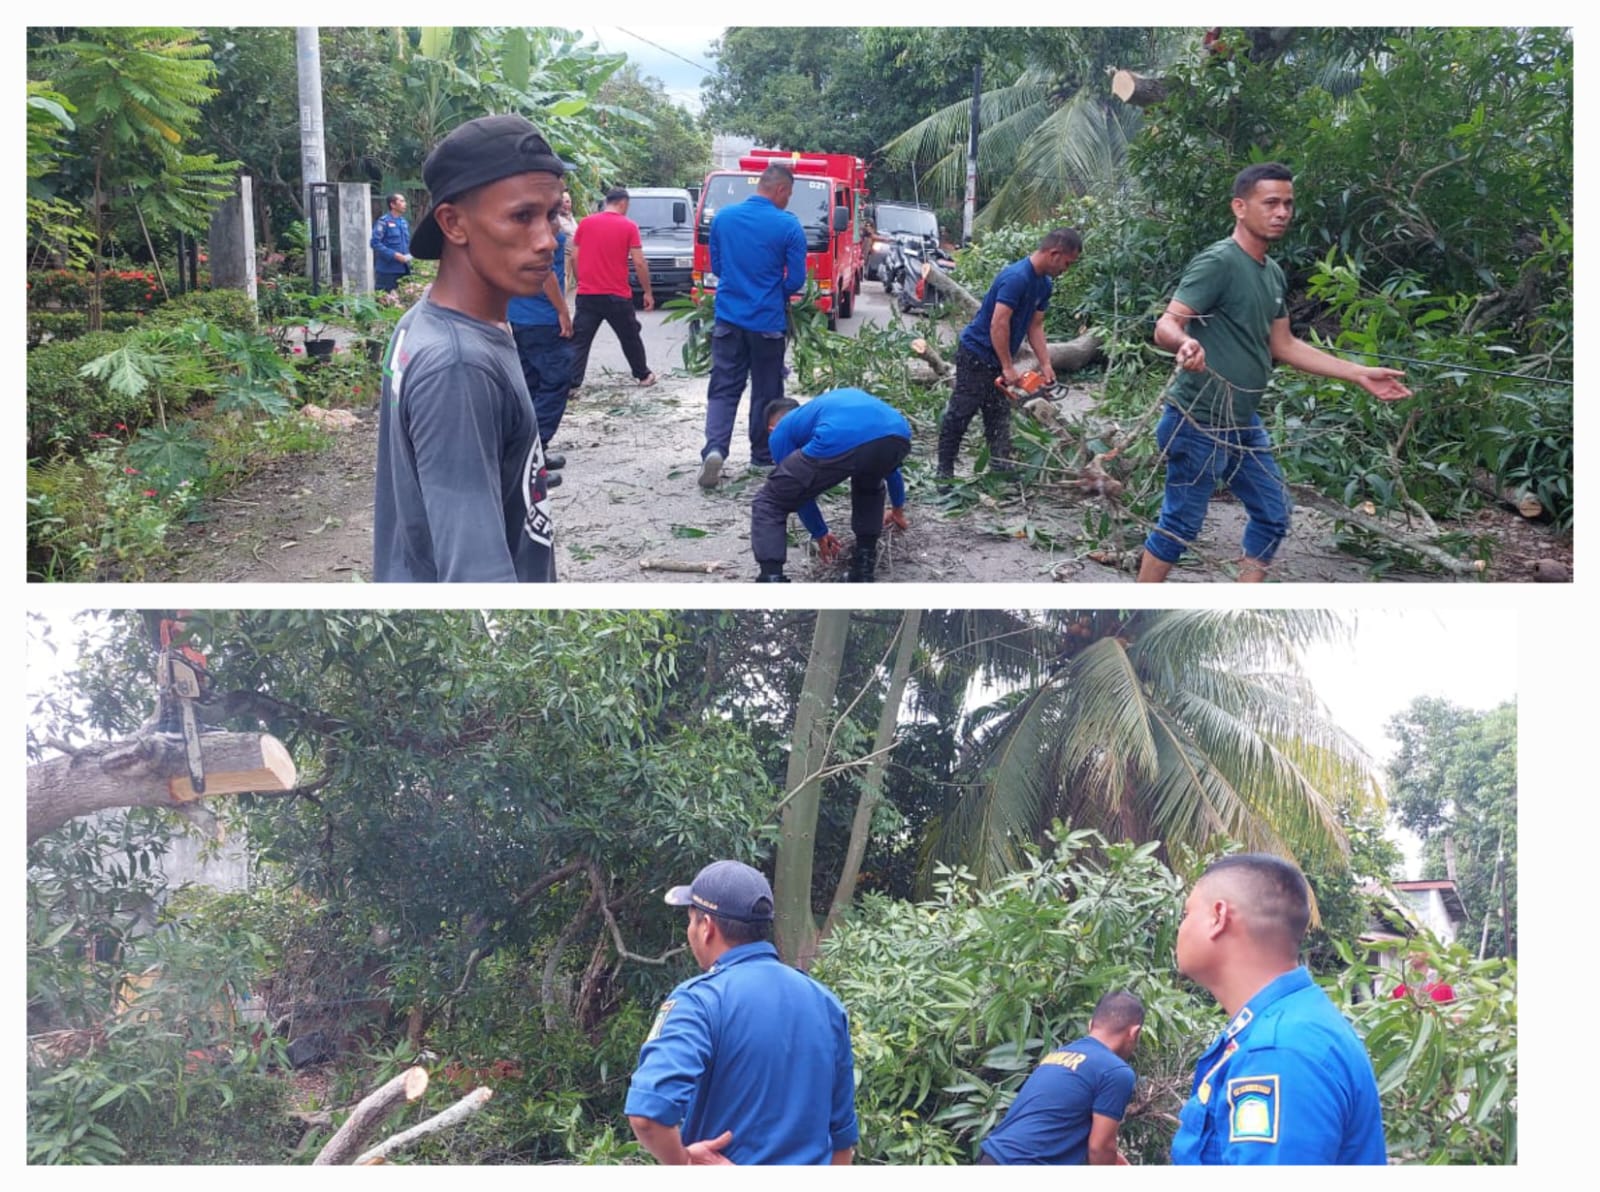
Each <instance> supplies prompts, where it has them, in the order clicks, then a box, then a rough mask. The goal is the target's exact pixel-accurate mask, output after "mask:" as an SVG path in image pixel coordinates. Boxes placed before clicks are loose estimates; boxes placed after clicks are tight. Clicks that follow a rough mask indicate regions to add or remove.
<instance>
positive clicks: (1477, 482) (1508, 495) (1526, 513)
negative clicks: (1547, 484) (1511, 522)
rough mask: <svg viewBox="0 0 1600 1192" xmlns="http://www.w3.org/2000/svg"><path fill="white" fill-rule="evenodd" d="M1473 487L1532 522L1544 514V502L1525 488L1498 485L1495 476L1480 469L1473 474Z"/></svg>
mask: <svg viewBox="0 0 1600 1192" xmlns="http://www.w3.org/2000/svg"><path fill="white" fill-rule="evenodd" d="M1472 487H1473V488H1475V489H1476V490H1477V491H1478V492H1480V493H1482V494H1483V495H1484V496H1486V497H1492V498H1493V499H1494V500H1496V501H1501V502H1503V503H1505V504H1507V505H1509V506H1511V508H1513V509H1515V510H1516V511H1517V512H1518V513H1519V514H1521V515H1522V516H1523V517H1525V518H1528V519H1529V520H1530V521H1531V520H1532V519H1534V518H1536V517H1539V516H1540V515H1541V514H1543V513H1544V502H1542V501H1540V500H1539V498H1538V497H1536V496H1534V495H1533V494H1532V493H1531V492H1529V491H1528V490H1527V489H1525V488H1506V487H1503V486H1502V485H1499V484H1496V483H1495V479H1494V477H1493V476H1491V475H1489V473H1488V472H1486V471H1484V470H1483V469H1482V468H1479V469H1478V470H1477V471H1475V472H1473V474H1472Z"/></svg>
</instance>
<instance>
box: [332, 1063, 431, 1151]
mask: <svg viewBox="0 0 1600 1192" xmlns="http://www.w3.org/2000/svg"><path fill="white" fill-rule="evenodd" d="M427 1091H428V1070H427V1069H426V1068H421V1067H416V1068H407V1069H406V1070H405V1071H404V1072H402V1073H400V1075H398V1076H396V1077H395V1078H394V1079H392V1080H390V1081H389V1082H388V1083H387V1084H384V1085H382V1086H381V1087H379V1088H377V1089H375V1090H374V1091H372V1092H370V1093H368V1094H367V1095H366V1096H365V1097H363V1098H362V1099H361V1103H360V1104H358V1105H357V1106H356V1107H355V1108H354V1109H352V1110H351V1111H350V1116H349V1117H347V1118H346V1119H345V1121H344V1125H342V1126H340V1127H339V1129H338V1130H337V1131H336V1132H335V1133H334V1135H333V1137H332V1138H330V1139H328V1145H327V1146H325V1147H323V1148H322V1151H321V1153H320V1154H318V1155H317V1157H316V1158H315V1159H313V1160H312V1161H311V1165H312V1166H313V1167H343V1166H346V1165H348V1164H349V1163H351V1162H352V1161H353V1158H354V1156H356V1155H358V1154H360V1153H361V1151H362V1148H364V1147H365V1146H366V1145H367V1140H368V1139H370V1138H371V1137H372V1135H373V1134H375V1133H376V1132H377V1130H378V1127H379V1126H381V1125H383V1122H384V1119H385V1118H387V1117H388V1116H389V1115H390V1114H391V1113H392V1112H394V1110H395V1109H396V1107H398V1106H400V1105H403V1104H406V1103H407V1102H410V1101H415V1100H416V1099H417V1098H418V1097H420V1096H422V1094H423V1093H425V1092H427Z"/></svg>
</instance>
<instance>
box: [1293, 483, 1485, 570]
mask: <svg viewBox="0 0 1600 1192" xmlns="http://www.w3.org/2000/svg"><path fill="white" fill-rule="evenodd" d="M1289 489H1290V491H1291V492H1293V493H1294V497H1295V500H1296V502H1298V503H1299V504H1301V505H1303V506H1305V507H1306V508H1308V509H1315V510H1317V511H1318V512H1319V513H1324V514H1327V515H1328V516H1329V517H1331V518H1334V519H1335V520H1336V521H1342V522H1348V523H1349V524H1350V525H1353V526H1357V527H1359V528H1360V529H1363V530H1365V531H1367V532H1368V533H1369V534H1376V535H1377V536H1378V537H1379V538H1383V539H1386V540H1387V541H1389V542H1392V543H1394V544H1395V545H1396V546H1399V547H1402V548H1404V549H1405V550H1408V551H1411V552H1412V553H1413V554H1416V555H1418V556H1420V557H1421V558H1424V559H1427V560H1428V561H1429V562H1431V563H1437V564H1438V565H1439V566H1440V567H1442V568H1444V569H1445V570H1446V571H1450V572H1453V573H1455V574H1456V575H1481V574H1482V573H1483V572H1484V570H1485V569H1486V568H1487V567H1488V563H1486V562H1485V561H1484V560H1483V559H1458V558H1456V557H1455V556H1454V555H1452V554H1451V553H1450V552H1449V551H1446V550H1443V549H1441V548H1440V547H1437V546H1435V545H1433V543H1431V542H1423V541H1421V540H1420V539H1419V538H1418V537H1417V536H1416V535H1415V534H1408V533H1406V532H1405V531H1404V530H1400V529H1397V528H1396V527H1394V526H1391V525H1390V524H1389V523H1388V522H1385V521H1383V520H1382V519H1380V518H1378V517H1375V516H1373V515H1372V514H1369V513H1363V512H1362V511H1361V510H1359V509H1351V508H1349V507H1348V506H1345V505H1341V504H1339V502H1337V501H1335V500H1332V499H1331V498H1329V497H1325V496H1323V495H1322V494H1321V493H1320V492H1318V491H1317V490H1316V489H1314V488H1312V487H1310V486H1309V485H1305V484H1291V485H1290V486H1289Z"/></svg>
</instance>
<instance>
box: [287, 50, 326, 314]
mask: <svg viewBox="0 0 1600 1192" xmlns="http://www.w3.org/2000/svg"><path fill="white" fill-rule="evenodd" d="M294 50H295V54H294V58H295V65H296V68H297V69H298V72H299V77H300V185H301V192H300V196H301V199H302V201H303V202H304V205H305V213H306V220H307V222H308V223H310V225H311V227H312V228H313V229H314V231H315V233H316V238H315V240H314V241H313V242H312V244H311V251H310V252H308V253H306V276H307V277H309V276H311V264H312V260H313V254H315V260H316V262H317V272H318V274H319V275H320V276H321V278H322V282H323V284H324V285H328V284H331V283H332V281H333V261H332V257H331V256H330V254H329V252H328V203H327V197H326V196H327V192H326V191H317V192H316V200H315V201H316V204H317V210H316V217H315V218H314V219H313V218H312V201H313V200H312V193H313V192H312V190H311V184H312V183H313V182H326V181H327V180H328V162H327V157H326V156H325V155H324V153H323V149H322V48H321V46H320V45H319V44H318V42H317V26H315V25H301V26H299V27H298V28H296V29H295V31H294Z"/></svg>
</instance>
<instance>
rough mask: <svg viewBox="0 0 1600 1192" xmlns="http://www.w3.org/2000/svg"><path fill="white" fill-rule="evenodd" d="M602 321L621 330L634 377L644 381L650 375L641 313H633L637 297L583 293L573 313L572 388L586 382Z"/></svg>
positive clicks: (615, 329) (625, 353)
mask: <svg viewBox="0 0 1600 1192" xmlns="http://www.w3.org/2000/svg"><path fill="white" fill-rule="evenodd" d="M601 323H605V324H608V325H609V326H610V328H611V330H613V331H615V332H616V333H617V341H618V342H619V343H621V344H622V354H623V355H624V356H626V357H627V358H628V368H629V369H630V370H632V372H633V379H634V380H636V381H642V380H644V379H645V378H646V377H648V376H649V375H650V366H649V365H648V364H646V363H645V360H644V340H643V339H642V338H640V335H639V316H638V315H636V314H634V313H633V299H632V298H619V297H617V295H615V294H579V295H578V301H577V304H576V307H575V309H574V313H573V316H572V387H573V388H574V389H576V388H577V387H578V386H579V385H582V384H583V375H584V373H586V372H588V371H589V345H591V344H592V343H594V333H595V332H596V331H598V330H600V324H601Z"/></svg>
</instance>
